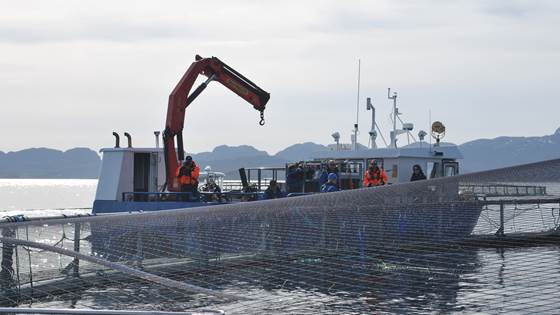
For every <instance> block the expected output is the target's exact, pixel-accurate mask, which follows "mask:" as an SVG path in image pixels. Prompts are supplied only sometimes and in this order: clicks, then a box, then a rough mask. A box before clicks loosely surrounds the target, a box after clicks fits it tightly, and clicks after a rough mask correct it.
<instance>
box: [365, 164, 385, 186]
mask: <svg viewBox="0 0 560 315" xmlns="http://www.w3.org/2000/svg"><path fill="white" fill-rule="evenodd" d="M385 184H387V174H386V173H385V171H384V170H383V169H380V168H378V169H376V170H375V171H374V172H373V175H372V176H370V174H369V172H366V174H365V175H364V187H371V186H380V185H385Z"/></svg>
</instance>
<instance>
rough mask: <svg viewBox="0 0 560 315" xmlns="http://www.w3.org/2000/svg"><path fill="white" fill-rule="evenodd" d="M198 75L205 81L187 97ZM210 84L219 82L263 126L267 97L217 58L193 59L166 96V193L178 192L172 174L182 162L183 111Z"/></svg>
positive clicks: (174, 177)
mask: <svg viewBox="0 0 560 315" xmlns="http://www.w3.org/2000/svg"><path fill="white" fill-rule="evenodd" d="M200 74H202V75H204V76H206V77H207V78H208V79H207V80H206V81H205V82H203V83H202V84H201V85H199V86H198V87H197V88H196V89H195V90H194V91H193V92H192V93H190V94H189V92H190V91H191V88H192V86H193V85H194V82H195V80H196V79H197V78H198V76H199V75H200ZM211 81H218V82H220V83H221V84H222V85H224V86H225V87H227V88H228V89H230V90H231V91H233V92H234V93H235V94H237V95H239V96H240V97H241V98H243V99H244V100H246V101H247V102H249V103H250V104H251V105H253V107H254V108H255V109H256V110H258V111H260V112H261V122H260V123H261V125H262V124H264V119H263V113H264V110H265V107H266V103H267V102H268V100H269V99H270V94H269V93H267V92H265V91H264V90H263V89H261V88H260V87H258V86H257V85H256V84H254V83H253V82H251V81H250V80H249V79H247V78H246V77H244V76H243V75H242V74H240V73H239V72H237V71H235V70H234V69H233V68H231V67H230V66H228V65H226V64H225V63H223V62H222V61H221V60H219V59H218V58H216V57H211V58H202V57H200V56H199V55H196V57H195V62H193V63H192V64H191V66H190V67H189V69H188V70H187V72H185V74H184V75H183V77H182V78H181V80H180V81H179V83H177V86H175V88H174V89H173V91H172V92H171V94H170V95H169V103H168V106H167V119H166V122H165V130H164V132H163V151H164V158H165V171H166V186H167V190H168V191H179V188H180V187H179V183H178V181H177V178H176V176H175V171H176V169H177V167H178V166H179V163H180V161H181V160H183V159H184V150H183V127H184V123H185V110H186V108H187V107H188V106H189V105H190V104H191V103H192V101H193V100H194V99H195V98H196V97H197V96H198V95H199V94H200V93H201V92H202V91H203V90H204V89H205V88H206V87H207V86H208V84H209V83H210V82H211ZM175 138H177V150H176V149H175Z"/></svg>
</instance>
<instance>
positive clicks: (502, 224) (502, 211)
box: [496, 202, 504, 236]
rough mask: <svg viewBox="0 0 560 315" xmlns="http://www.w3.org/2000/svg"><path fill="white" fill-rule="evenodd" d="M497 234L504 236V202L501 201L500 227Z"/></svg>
mask: <svg viewBox="0 0 560 315" xmlns="http://www.w3.org/2000/svg"><path fill="white" fill-rule="evenodd" d="M496 235H497V236H504V203H503V202H501V203H500V228H499V229H498V231H497V232H496Z"/></svg>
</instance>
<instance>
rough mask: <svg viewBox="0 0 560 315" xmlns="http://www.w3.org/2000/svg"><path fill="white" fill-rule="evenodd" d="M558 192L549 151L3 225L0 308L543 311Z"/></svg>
mask: <svg viewBox="0 0 560 315" xmlns="http://www.w3.org/2000/svg"><path fill="white" fill-rule="evenodd" d="M559 197H560V160H553V161H547V162H541V163H535V164H530V165H524V166H519V167H511V168H506V169H500V170H494V171H488V172H481V173H474V174H468V175H462V176H456V177H448V178H442V179H435V180H429V181H419V182H414V183H407V184H401V185H394V186H385V187H377V188H366V189H358V190H352V191H343V192H337V193H327V194H316V195H309V196H302V197H294V198H284V199H277V200H270V201H258V202H247V203H237V204H229V205H221V206H213V207H204V208H194V209H184V210H168V211H159V212H145V213H134V214H118V215H107V216H91V217H79V218H64V219H49V220H40V221H33V220H31V221H26V222H18V223H3V224H1V225H0V229H1V230H2V239H1V242H0V244H1V245H2V246H1V247H2V249H1V250H2V272H1V274H0V284H1V290H2V291H1V292H2V295H1V297H0V306H12V307H30V306H31V307H39V308H47V307H58V308H69V307H70V308H88V309H127V310H131V309H132V310H165V311H185V310H189V311H197V310H202V309H204V310H223V311H225V312H226V313H228V314H235V313H241V314H248V313H255V314H256V313H298V314H304V313H310V314H312V313H313V314H314V313H318V312H321V313H346V314H350V313H356V314H361V313H384V312H387V313H394V312H407V313H411V312H420V313H440V312H490V313H494V312H527V313H529V312H530V313H555V312H556V309H557V307H556V304H555V303H554V302H555V301H557V300H558V298H559V297H560V290H559V282H558V280H560V272H559V271H560V270H559V269H560V265H559V264H558V261H560V252H559V248H558V231H559V228H558V227H559V221H560V199H558V198H559ZM37 243H39V244H37ZM44 245H48V246H44ZM49 246H50V247H49ZM55 249H58V250H55ZM62 250H66V251H65V252H62ZM73 253H74V254H73ZM75 253H80V254H81V255H85V256H81V257H79V259H76V258H75V257H73V256H76V255H75Z"/></svg>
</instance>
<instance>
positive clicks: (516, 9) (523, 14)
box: [481, 0, 554, 19]
mask: <svg viewBox="0 0 560 315" xmlns="http://www.w3.org/2000/svg"><path fill="white" fill-rule="evenodd" d="M481 6H482V8H481V11H482V12H484V13H485V14H488V15H491V16H497V17H502V18H512V19H522V18H528V17H532V16H536V15H539V14H541V13H544V12H546V11H548V10H550V9H553V8H554V5H551V3H550V2H549V1H546V0H492V1H483V2H481Z"/></svg>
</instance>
